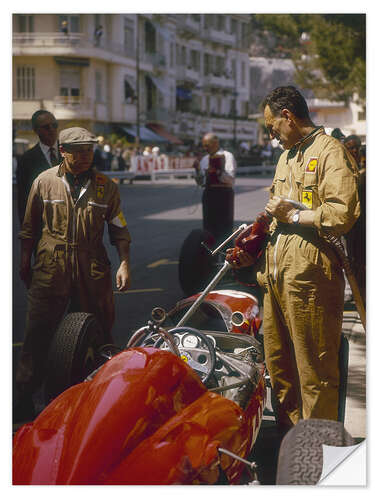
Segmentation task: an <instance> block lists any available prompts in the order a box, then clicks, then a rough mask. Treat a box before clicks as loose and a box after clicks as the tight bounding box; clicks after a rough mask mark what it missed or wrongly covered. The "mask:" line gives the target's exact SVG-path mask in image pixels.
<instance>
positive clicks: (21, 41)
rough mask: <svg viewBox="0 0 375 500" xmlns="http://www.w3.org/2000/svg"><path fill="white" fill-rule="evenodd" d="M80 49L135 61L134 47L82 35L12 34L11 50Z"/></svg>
mask: <svg viewBox="0 0 375 500" xmlns="http://www.w3.org/2000/svg"><path fill="white" fill-rule="evenodd" d="M20 47H25V48H26V47H27V48H36V49H37V48H41V49H46V48H75V49H78V48H81V49H92V48H95V49H102V50H106V51H109V52H112V53H115V54H118V55H122V56H124V57H128V58H131V59H135V47H134V45H129V46H125V45H123V44H120V43H114V42H111V41H109V40H103V39H102V40H100V42H99V43H98V42H97V41H96V40H95V39H94V38H89V37H88V36H86V35H85V34H84V33H69V34H68V35H64V33H59V32H57V33H13V48H20Z"/></svg>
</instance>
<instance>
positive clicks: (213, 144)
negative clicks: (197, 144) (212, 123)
mask: <svg viewBox="0 0 375 500" xmlns="http://www.w3.org/2000/svg"><path fill="white" fill-rule="evenodd" d="M202 145H203V147H204V149H205V150H206V151H207V153H208V154H209V155H212V154H214V153H216V151H217V150H218V149H219V142H218V141H217V139H212V138H207V137H203V140H202Z"/></svg>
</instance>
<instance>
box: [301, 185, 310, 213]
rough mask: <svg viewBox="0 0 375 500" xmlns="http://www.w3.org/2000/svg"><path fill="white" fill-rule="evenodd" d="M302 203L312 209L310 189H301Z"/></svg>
mask: <svg viewBox="0 0 375 500" xmlns="http://www.w3.org/2000/svg"><path fill="white" fill-rule="evenodd" d="M302 203H303V204H304V205H305V207H306V208H309V209H310V210H311V209H312V191H310V190H308V189H305V190H304V191H302Z"/></svg>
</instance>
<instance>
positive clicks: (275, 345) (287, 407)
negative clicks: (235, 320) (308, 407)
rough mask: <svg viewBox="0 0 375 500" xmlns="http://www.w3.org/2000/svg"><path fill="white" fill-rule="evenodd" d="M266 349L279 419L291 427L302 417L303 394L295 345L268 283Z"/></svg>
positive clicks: (279, 421)
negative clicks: (297, 367) (300, 387)
mask: <svg viewBox="0 0 375 500" xmlns="http://www.w3.org/2000/svg"><path fill="white" fill-rule="evenodd" d="M263 307H264V316H263V332H264V351H265V360H266V366H267V369H268V373H269V375H270V379H271V385H272V391H273V396H274V399H275V400H276V401H275V402H276V408H274V410H275V413H276V418H277V422H278V424H279V425H280V426H286V427H290V426H292V425H295V424H296V423H297V422H298V420H299V419H300V418H301V396H300V390H299V383H298V374H297V371H296V361H295V357H294V350H293V345H292V343H291V339H290V335H289V331H288V328H287V326H286V321H285V318H284V315H283V313H282V311H281V309H280V306H279V304H278V300H277V296H276V295H275V291H274V290H273V288H272V287H271V286H270V285H269V286H267V290H266V291H265V293H264V299H263Z"/></svg>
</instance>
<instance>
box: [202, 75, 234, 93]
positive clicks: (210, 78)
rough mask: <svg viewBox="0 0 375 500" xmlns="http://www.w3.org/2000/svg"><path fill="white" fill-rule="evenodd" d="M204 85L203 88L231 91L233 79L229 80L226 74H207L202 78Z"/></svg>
mask: <svg viewBox="0 0 375 500" xmlns="http://www.w3.org/2000/svg"><path fill="white" fill-rule="evenodd" d="M203 81H204V85H205V87H214V88H221V89H231V90H232V89H233V87H234V82H233V79H232V78H230V77H229V76H228V75H227V74H225V73H222V74H221V75H219V74H212V73H211V74H209V75H205V76H204V80H203Z"/></svg>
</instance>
